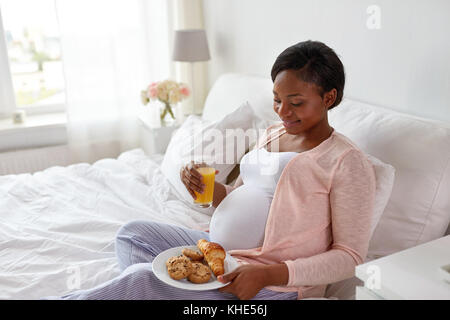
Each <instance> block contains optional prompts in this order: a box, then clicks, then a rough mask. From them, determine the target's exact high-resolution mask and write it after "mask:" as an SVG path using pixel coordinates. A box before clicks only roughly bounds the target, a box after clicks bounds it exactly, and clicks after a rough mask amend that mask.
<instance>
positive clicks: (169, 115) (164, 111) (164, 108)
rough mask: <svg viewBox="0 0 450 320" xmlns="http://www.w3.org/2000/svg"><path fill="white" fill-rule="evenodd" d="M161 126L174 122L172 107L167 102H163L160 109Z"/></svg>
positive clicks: (167, 125) (168, 125)
mask: <svg viewBox="0 0 450 320" xmlns="http://www.w3.org/2000/svg"><path fill="white" fill-rule="evenodd" d="M159 118H160V120H161V126H162V127H170V126H172V125H173V124H174V123H175V115H174V114H173V109H172V107H171V106H170V104H169V103H168V102H163V104H162V105H161V109H160V116H159Z"/></svg>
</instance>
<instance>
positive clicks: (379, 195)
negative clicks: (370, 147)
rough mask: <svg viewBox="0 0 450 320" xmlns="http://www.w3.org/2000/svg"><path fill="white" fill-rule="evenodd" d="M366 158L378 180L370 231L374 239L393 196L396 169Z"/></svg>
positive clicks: (376, 159)
mask: <svg viewBox="0 0 450 320" xmlns="http://www.w3.org/2000/svg"><path fill="white" fill-rule="evenodd" d="M366 156H367V158H368V159H369V161H370V162H371V163H372V165H373V168H374V170H375V178H376V195H375V205H374V209H373V211H374V213H373V218H372V225H371V229H370V237H372V235H373V232H374V231H375V228H376V226H377V225H378V222H380V218H381V216H382V215H383V212H384V209H385V208H386V205H387V203H388V201H389V198H390V196H391V193H392V187H393V186H394V178H395V168H394V167H393V166H391V165H390V164H387V163H384V162H383V161H381V160H380V159H378V158H375V157H374V156H372V155H370V154H366ZM368 259H372V257H370V256H369V257H368Z"/></svg>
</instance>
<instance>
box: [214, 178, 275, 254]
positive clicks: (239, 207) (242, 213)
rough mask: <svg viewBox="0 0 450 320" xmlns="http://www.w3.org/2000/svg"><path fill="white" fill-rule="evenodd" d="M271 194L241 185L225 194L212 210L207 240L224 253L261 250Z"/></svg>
mask: <svg viewBox="0 0 450 320" xmlns="http://www.w3.org/2000/svg"><path fill="white" fill-rule="evenodd" d="M271 202H272V195H270V194H269V193H267V192H264V191H262V190H261V189H258V188H255V187H249V186H246V185H242V186H241V187H239V188H237V189H235V190H233V191H232V192H231V193H230V194H228V195H227V196H226V197H225V198H224V199H223V200H222V202H221V203H220V204H219V206H218V207H217V208H216V210H215V211H214V214H213V216H212V218H211V223H210V225H209V233H210V240H211V241H213V242H217V243H220V244H221V245H222V246H223V247H224V249H225V250H227V251H228V250H234V249H250V248H257V247H261V246H262V244H263V241H264V230H265V227H266V221H267V215H268V214H269V209H270V203H271Z"/></svg>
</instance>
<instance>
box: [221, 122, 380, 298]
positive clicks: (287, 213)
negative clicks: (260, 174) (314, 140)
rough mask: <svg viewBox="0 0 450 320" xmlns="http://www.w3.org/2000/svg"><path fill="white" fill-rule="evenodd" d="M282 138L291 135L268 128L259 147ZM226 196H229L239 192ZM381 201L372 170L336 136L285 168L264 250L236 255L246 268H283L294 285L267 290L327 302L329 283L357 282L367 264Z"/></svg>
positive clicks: (361, 155)
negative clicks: (358, 269)
mask: <svg viewBox="0 0 450 320" xmlns="http://www.w3.org/2000/svg"><path fill="white" fill-rule="evenodd" d="M279 132H281V134H283V133H284V132H285V129H284V126H283V125H282V124H281V123H280V124H276V125H273V126H271V127H269V128H268V129H267V130H266V135H265V136H264V137H263V139H261V140H262V141H263V142H262V143H258V146H257V147H258V148H261V147H263V146H264V145H265V144H267V143H268V142H269V141H271V140H273V138H276V137H278V136H280V135H281V134H279ZM277 133H278V134H277ZM275 135H276V136H275ZM226 189H227V193H228V192H230V191H232V189H233V188H232V187H229V186H227V188H226ZM374 201H375V171H374V168H373V166H372V163H371V162H370V161H369V160H368V158H367V157H366V156H365V154H364V153H363V152H362V151H361V150H360V149H358V147H357V146H356V145H354V144H353V143H352V141H351V140H349V139H348V138H347V137H345V136H344V135H342V134H340V133H337V132H336V131H335V130H333V132H332V134H331V135H330V137H329V138H327V139H326V140H325V141H323V142H322V143H321V144H320V145H318V146H317V147H315V148H313V149H311V150H308V151H305V152H301V153H299V154H298V155H297V156H295V157H294V158H293V159H291V161H290V162H289V163H288V164H287V165H286V167H285V168H284V170H283V172H282V174H281V177H280V179H279V181H278V184H277V187H276V190H275V194H274V197H273V201H272V204H271V207H270V210H269V215H268V218H267V224H266V229H265V238H264V242H263V245H262V247H259V248H254V249H246V250H231V251H229V254H231V255H232V256H233V257H235V258H236V259H237V260H238V261H239V262H241V263H256V264H258V263H262V264H274V263H281V262H284V263H285V264H286V265H287V267H288V270H289V281H288V284H287V286H271V287H268V289H271V290H275V291H297V292H298V299H302V298H306V297H323V296H324V294H325V290H326V287H327V284H330V283H333V282H338V281H341V280H344V279H347V278H351V277H352V276H354V271H355V266H356V265H358V264H361V263H363V261H364V259H365V257H366V254H367V250H368V244H369V237H370V225H371V220H372V215H373V209H374Z"/></svg>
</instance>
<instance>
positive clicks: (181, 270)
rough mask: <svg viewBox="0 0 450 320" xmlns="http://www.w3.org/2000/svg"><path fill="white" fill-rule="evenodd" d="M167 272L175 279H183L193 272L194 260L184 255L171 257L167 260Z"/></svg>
mask: <svg viewBox="0 0 450 320" xmlns="http://www.w3.org/2000/svg"><path fill="white" fill-rule="evenodd" d="M166 266H167V273H168V274H169V276H170V277H171V278H172V279H174V280H181V279H184V278H186V277H188V276H189V275H190V274H191V273H192V262H191V260H190V259H189V258H188V257H185V256H183V255H179V256H175V257H170V258H169V259H167V261H166Z"/></svg>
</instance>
